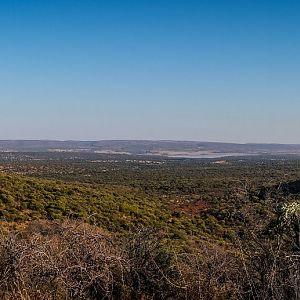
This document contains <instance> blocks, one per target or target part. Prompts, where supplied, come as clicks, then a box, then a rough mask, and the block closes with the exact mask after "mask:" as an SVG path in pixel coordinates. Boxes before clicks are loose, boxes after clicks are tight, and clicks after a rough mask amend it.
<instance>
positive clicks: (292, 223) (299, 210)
mask: <svg viewBox="0 0 300 300" xmlns="http://www.w3.org/2000/svg"><path fill="white" fill-rule="evenodd" d="M278 221H279V222H278V227H279V229H280V230H282V231H283V232H284V233H286V234H287V235H288V236H290V237H291V238H292V240H293V242H294V245H295V248H296V250H298V251H299V250H300V201H299V200H298V201H293V202H290V203H286V204H284V205H283V206H282V207H281V209H280V212H279V218H278Z"/></svg>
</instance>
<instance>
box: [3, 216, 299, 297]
mask: <svg viewBox="0 0 300 300" xmlns="http://www.w3.org/2000/svg"><path fill="white" fill-rule="evenodd" d="M285 239H286V237H285ZM291 241H292V240H291ZM171 242H172V241H171V240H169V239H166V238H165V237H164V236H163V234H162V233H160V232H157V230H153V229H141V230H136V232H134V233H131V234H129V235H127V236H117V235H112V234H111V233H108V232H106V231H103V230H101V229H100V228H98V227H95V226H91V225H87V224H83V223H79V222H74V221H63V222H59V221H51V222H50V221H47V222H46V221H40V222H35V223H32V224H31V225H29V226H27V227H26V228H25V229H24V230H21V231H20V232H19V233H18V234H16V233H10V234H3V236H2V237H1V239H0V299H4V300H12V299H16V300H19V299H20V300H21V299H22V300H23V299H24V300H25V299H26V300H31V299H37V300H40V299H45V300H56V299H57V300H63V299H64V300H67V299H90V300H92V299H124V300H127V299H140V300H142V299H143V300H146V299H149V300H150V299H189V300H196V299H216V300H217V299H278V300H279V299H300V289H299V286H300V271H299V270H300V259H299V252H298V250H295V249H294V248H293V247H291V249H292V250H289V249H288V244H287V243H286V241H285V240H283V239H281V240H280V243H277V244H276V243H272V241H271V240H269V239H265V240H264V239H263V238H262V237H261V238H260V239H257V236H256V237H253V238H252V239H251V238H250V237H249V238H248V239H247V241H246V242H243V241H241V240H240V241H239V242H238V243H237V245H236V247H234V246H233V245H232V247H230V249H229V250H228V249H226V247H221V246H218V245H217V244H216V243H214V244H211V243H210V242H208V241H206V242H204V241H203V242H201V243H197V244H195V243H194V244H193V243H191V244H190V245H189V247H187V246H186V247H184V249H186V250H185V251H184V250H182V249H183V248H181V249H177V250H176V248H175V247H174V248H173V249H172V247H171ZM276 245H277V246H276Z"/></svg>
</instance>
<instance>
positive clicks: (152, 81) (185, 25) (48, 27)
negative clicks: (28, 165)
mask: <svg viewBox="0 0 300 300" xmlns="http://www.w3.org/2000/svg"><path fill="white" fill-rule="evenodd" d="M299 28H300V2H298V1H294V0H288V1H270V0H269V1H258V0H255V1H250V2H244V1H237V0H235V1H221V0H215V1H207V0H206V1H199V0H198V1H196V0H191V1H180V0H172V1H171V0H164V1H158V0H153V1H150V2H149V1H143V0H139V1H137V0H133V1H124V0H123V1H120V0H119V1H117V0H112V1H102V0H99V1H93V0H86V1H81V0H76V1H71V0H61V1H57V0H52V1H47V0H46V1H37V0H28V1H21V0H11V1H0V32H1V37H2V43H1V47H0V104H1V108H2V115H1V118H0V126H1V128H2V130H1V132H0V140H45V139H46V140H86V141H97V140H177V141H180V140H185V141H208V142H209V141H212V142H229V143H281V144H300V135H299V134H298V132H299V128H300V118H299V116H298V115H299V112H300V101H299V100H300V99H299V95H300V85H299V78H300V77H299V75H300V59H299V58H300V57H299V56H300V30H299Z"/></svg>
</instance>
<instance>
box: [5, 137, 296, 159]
mask: <svg viewBox="0 0 300 300" xmlns="http://www.w3.org/2000/svg"><path fill="white" fill-rule="evenodd" d="M0 151H2V152H49V151H51V152H54V151H56V152H91V153H109V154H134V155H160V156H179V157H180V156H182V157H184V156H199V157H201V156H209V155H214V154H215V155H218V154H219V155H222V154H224V155H225V154H226V155H253V154H275V155H278V154H280V155H282V154H300V145H297V144H234V143H218V142H197V141H148V140H101V141H52V140H1V141H0Z"/></svg>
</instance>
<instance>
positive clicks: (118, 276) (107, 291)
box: [0, 221, 127, 299]
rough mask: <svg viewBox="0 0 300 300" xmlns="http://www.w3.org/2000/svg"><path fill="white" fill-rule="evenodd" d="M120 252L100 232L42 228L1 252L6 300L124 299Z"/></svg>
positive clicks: (75, 226) (67, 225)
mask: <svg viewBox="0 0 300 300" xmlns="http://www.w3.org/2000/svg"><path fill="white" fill-rule="evenodd" d="M123 256H124V255H122V253H121V250H120V247H117V245H116V242H115V241H114V240H113V239H112V238H111V236H109V235H107V234H105V233H103V232H102V231H101V230H99V229H98V228H95V227H92V226H88V225H85V224H79V223H74V222H67V221H65V222H63V223H61V222H52V223H49V222H39V223H35V224H33V225H31V226H29V227H28V229H27V230H26V231H25V232H23V233H22V234H19V235H11V236H9V237H8V238H6V239H4V240H2V243H1V246H0V257H1V258H0V290H1V292H0V293H1V294H0V297H1V299H105V298H107V299H108V298H109V299H111V298H114V295H115V297H122V290H123V289H122V287H123V285H124V284H123V283H124V273H125V269H126V268H127V266H126V262H125V261H124V259H123Z"/></svg>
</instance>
